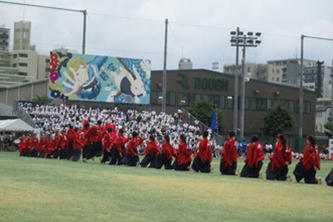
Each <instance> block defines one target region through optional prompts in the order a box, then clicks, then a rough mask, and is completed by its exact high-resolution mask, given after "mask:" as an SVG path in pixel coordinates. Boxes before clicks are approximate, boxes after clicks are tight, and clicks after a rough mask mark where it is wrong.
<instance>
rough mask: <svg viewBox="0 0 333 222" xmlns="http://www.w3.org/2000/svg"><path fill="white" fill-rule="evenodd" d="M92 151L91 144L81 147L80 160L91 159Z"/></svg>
mask: <svg viewBox="0 0 333 222" xmlns="http://www.w3.org/2000/svg"><path fill="white" fill-rule="evenodd" d="M92 149H93V144H92V143H91V144H88V145H86V146H84V147H83V154H82V158H83V159H90V158H92Z"/></svg>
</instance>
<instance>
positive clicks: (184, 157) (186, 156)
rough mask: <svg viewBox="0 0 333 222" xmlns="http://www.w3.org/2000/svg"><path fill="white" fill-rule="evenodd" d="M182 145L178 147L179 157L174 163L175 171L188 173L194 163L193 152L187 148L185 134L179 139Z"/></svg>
mask: <svg viewBox="0 0 333 222" xmlns="http://www.w3.org/2000/svg"><path fill="white" fill-rule="evenodd" d="M179 139H180V143H179V145H178V151H177V157H176V160H175V161H174V163H173V168H174V169H175V170H181V171H188V170H190V165H191V162H192V158H191V154H192V151H191V150H190V149H189V148H188V147H187V144H186V137H185V135H184V134H182V135H180V137H179Z"/></svg>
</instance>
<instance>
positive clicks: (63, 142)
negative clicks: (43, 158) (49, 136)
mask: <svg viewBox="0 0 333 222" xmlns="http://www.w3.org/2000/svg"><path fill="white" fill-rule="evenodd" d="M67 142H68V139H67V136H66V135H65V134H63V135H61V136H60V142H59V146H60V148H61V149H65V148H66V146H67Z"/></svg>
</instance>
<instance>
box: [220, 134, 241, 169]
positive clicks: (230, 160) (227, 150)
mask: <svg viewBox="0 0 333 222" xmlns="http://www.w3.org/2000/svg"><path fill="white" fill-rule="evenodd" d="M234 136H235V133H234V132H233V131H229V133H228V141H227V142H226V143H225V144H224V146H223V150H222V154H221V162H220V172H221V174H223V175H238V172H237V158H238V152H237V142H236V140H235V138H234Z"/></svg>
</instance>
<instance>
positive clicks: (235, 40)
mask: <svg viewBox="0 0 333 222" xmlns="http://www.w3.org/2000/svg"><path fill="white" fill-rule="evenodd" d="M230 34H231V35H232V37H231V41H230V42H231V46H236V73H235V92H234V95H235V96H234V98H235V99H234V131H235V133H237V130H236V129H237V111H238V110H237V109H238V55H239V53H238V49H239V47H243V50H242V52H243V55H242V77H241V80H242V81H241V83H242V84H241V103H240V106H241V107H240V111H241V113H240V138H242V139H243V138H244V116H245V110H244V108H245V57H246V56H245V55H246V47H257V46H259V45H260V44H261V40H259V37H260V36H261V32H255V33H254V32H247V33H246V34H245V33H243V32H241V31H239V28H237V31H236V32H234V31H233V32H231V33H230Z"/></svg>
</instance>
